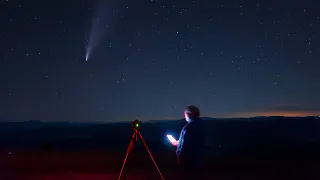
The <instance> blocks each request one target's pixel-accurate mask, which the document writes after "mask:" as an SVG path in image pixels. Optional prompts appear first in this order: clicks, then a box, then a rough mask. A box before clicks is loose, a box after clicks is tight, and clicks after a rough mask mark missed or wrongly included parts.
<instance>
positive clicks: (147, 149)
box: [137, 132, 164, 180]
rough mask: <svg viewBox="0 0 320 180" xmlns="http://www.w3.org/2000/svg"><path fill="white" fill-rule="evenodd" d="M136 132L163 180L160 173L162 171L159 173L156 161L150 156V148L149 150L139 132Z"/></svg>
mask: <svg viewBox="0 0 320 180" xmlns="http://www.w3.org/2000/svg"><path fill="white" fill-rule="evenodd" d="M137 133H138V134H139V136H140V138H141V141H142V143H143V145H144V147H145V148H146V150H147V151H148V153H149V155H150V157H151V159H152V161H153V164H154V165H155V166H156V168H157V170H158V173H159V174H160V176H161V178H162V180H164V178H163V175H162V173H161V171H160V169H159V167H158V165H157V163H156V161H155V160H154V158H153V156H152V154H151V152H150V150H149V147H148V145H147V143H146V141H145V140H144V138H143V137H142V135H141V134H140V132H137Z"/></svg>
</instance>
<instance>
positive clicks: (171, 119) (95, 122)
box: [0, 114, 320, 124]
mask: <svg viewBox="0 0 320 180" xmlns="http://www.w3.org/2000/svg"><path fill="white" fill-rule="evenodd" d="M272 117H284V118H306V117H317V118H320V115H303V116H301V115H297V116H294V115H291V116H290V115H287V116H286V115H279V114H278V115H262V116H259V115H257V116H247V117H241V116H234V117H213V116H201V118H209V119H210V120H214V119H217V120H222V119H223V120H228V119H251V118H272ZM183 119H184V118H182V117H181V118H166V119H148V120H140V119H138V120H140V121H141V122H151V121H180V120H183ZM133 120H135V119H132V120H123V121H109V122H107V121H45V120H41V119H28V120H10V121H8V120H7V121H3V120H1V119H0V123H7V122H15V123H16V122H32V121H38V122H42V123H71V124H72V123H75V124H76V123H79V124H81V123H89V124H90V123H92V124H113V123H131V122H132V121H133Z"/></svg>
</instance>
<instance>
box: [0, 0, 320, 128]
mask: <svg viewBox="0 0 320 180" xmlns="http://www.w3.org/2000/svg"><path fill="white" fill-rule="evenodd" d="M99 3H100V4H99ZM93 19H100V22H99V24H98V25H97V23H92V21H93ZM91 36H94V37H96V39H95V41H94V44H95V48H93V49H94V50H92V51H91V54H90V58H89V59H88V61H86V59H85V56H86V49H87V45H88V42H89V41H88V39H90V37H91ZM98 40H99V41H98ZM319 40H320V3H319V2H317V0H313V1H311V0H304V1H300V0H299V1H298V0H294V1H292V0H290V1H289V0H281V1H279V0H214V1H213V0H134V1H132V0H131V1H130V0H106V1H105V2H104V3H103V4H101V2H99V1H87V0H70V1H61V0H54V1H53V0H46V1H43V0H33V1H14V0H1V2H0V45H1V48H0V82H1V88H0V120H1V121H17V120H18V121H21V120H34V119H36V120H43V121H72V122H88V121H90V122H92V121H101V122H112V121H131V120H132V119H135V118H140V119H141V120H149V119H157V120H158V119H177V118H182V117H183V116H182V112H183V109H184V108H185V107H186V106H187V105H190V104H194V105H197V106H199V107H200V109H201V112H202V115H203V116H211V117H240V116H241V117H247V116H260V115H261V116H263V115H286V116H291V115H292V116H304V115H320V95H319V92H320V83H319V80H318V78H319V77H320V74H319V72H320V71H319V65H320V44H319V43H320V41H319Z"/></svg>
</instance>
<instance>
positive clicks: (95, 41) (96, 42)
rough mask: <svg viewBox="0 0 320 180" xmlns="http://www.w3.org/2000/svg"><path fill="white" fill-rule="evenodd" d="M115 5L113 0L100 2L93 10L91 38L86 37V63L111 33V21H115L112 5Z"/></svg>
mask: <svg viewBox="0 0 320 180" xmlns="http://www.w3.org/2000/svg"><path fill="white" fill-rule="evenodd" d="M114 4H115V1H113V0H100V1H99V3H98V4H97V5H96V7H95V8H93V11H92V15H93V17H92V19H91V27H90V32H89V36H88V37H87V35H86V56H85V60H86V61H89V60H90V58H91V56H92V54H93V53H94V51H96V50H97V48H98V47H99V46H100V44H101V43H102V42H103V41H104V40H105V36H106V35H107V34H108V33H109V32H110V28H109V24H110V23H111V22H110V21H111V20H114V19H115V18H114V17H113V16H114V15H113V14H114V13H113V11H112V9H113V8H112V5H114ZM112 13H113V14H112Z"/></svg>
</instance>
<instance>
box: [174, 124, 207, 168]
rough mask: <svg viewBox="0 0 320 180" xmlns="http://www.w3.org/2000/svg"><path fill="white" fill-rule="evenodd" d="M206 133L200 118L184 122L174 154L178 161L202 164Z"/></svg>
mask: <svg viewBox="0 0 320 180" xmlns="http://www.w3.org/2000/svg"><path fill="white" fill-rule="evenodd" d="M205 143H206V135H205V132H204V128H203V126H202V121H201V119H197V120H195V121H191V122H189V123H188V124H186V125H185V126H184V127H183V128H182V130H181V133H180V137H179V141H178V146H177V151H176V155H177V158H178V160H179V161H180V163H182V164H192V165H203V163H204V155H205Z"/></svg>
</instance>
